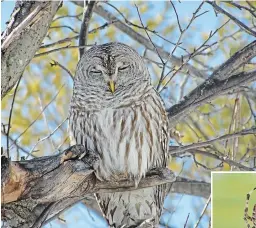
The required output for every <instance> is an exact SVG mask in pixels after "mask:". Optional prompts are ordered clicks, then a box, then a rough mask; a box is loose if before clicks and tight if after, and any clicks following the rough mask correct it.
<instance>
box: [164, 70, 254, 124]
mask: <svg viewBox="0 0 256 228" xmlns="http://www.w3.org/2000/svg"><path fill="white" fill-rule="evenodd" d="M255 80H256V70H255V71H251V72H248V73H245V72H241V73H238V74H236V75H232V76H231V77H229V78H228V79H226V80H215V79H214V77H213V78H209V79H208V80H206V81H205V82H204V83H203V84H201V85H200V86H198V87H196V88H195V89H194V90H193V91H192V92H190V93H189V94H188V95H187V96H186V97H184V99H183V100H182V101H181V102H180V103H178V104H176V105H174V106H172V107H171V108H169V109H168V110H167V111H168V116H169V125H170V127H171V128H172V127H174V126H175V125H176V124H177V123H178V122H179V121H180V120H182V119H183V118H184V117H186V116H187V115H189V114H190V113H191V112H193V111H194V110H195V109H196V108H197V107H199V106H200V105H204V104H206V103H207V102H209V101H211V100H213V99H214V98H216V97H218V96H220V95H221V94H227V93H228V92H230V91H232V90H234V89H237V88H239V87H241V86H243V85H247V84H249V83H250V82H252V81H255Z"/></svg>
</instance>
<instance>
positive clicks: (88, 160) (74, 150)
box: [60, 145, 100, 170]
mask: <svg viewBox="0 0 256 228" xmlns="http://www.w3.org/2000/svg"><path fill="white" fill-rule="evenodd" d="M72 159H79V160H82V161H83V162H84V163H85V164H87V165H88V168H91V167H92V168H93V169H94V170H95V169H97V167H98V166H99V159H100V156H99V155H98V154H97V153H95V152H93V151H91V150H86V149H85V147H84V146H83V145H74V146H71V147H70V148H68V149H67V150H65V151H64V153H63V156H62V158H61V162H60V163H63V162H65V161H67V160H72Z"/></svg>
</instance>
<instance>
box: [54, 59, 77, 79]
mask: <svg viewBox="0 0 256 228" xmlns="http://www.w3.org/2000/svg"><path fill="white" fill-rule="evenodd" d="M52 61H53V63H50V65H51V67H53V66H59V67H60V68H62V69H63V70H64V71H66V72H67V73H68V75H69V76H70V78H71V79H72V80H74V75H73V74H72V73H71V72H70V70H68V69H67V68H66V67H64V66H63V65H62V64H60V63H59V62H57V61H56V60H52Z"/></svg>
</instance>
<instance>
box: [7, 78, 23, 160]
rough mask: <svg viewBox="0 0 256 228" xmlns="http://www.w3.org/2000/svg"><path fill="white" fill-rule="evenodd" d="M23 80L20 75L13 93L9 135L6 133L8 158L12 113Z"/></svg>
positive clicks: (8, 154) (8, 155)
mask: <svg viewBox="0 0 256 228" xmlns="http://www.w3.org/2000/svg"><path fill="white" fill-rule="evenodd" d="M21 78H22V75H20V77H19V80H18V82H17V85H16V87H15V89H14V93H13V99H12V104H11V109H10V114H9V119H8V128H7V133H6V151H7V157H8V158H10V153H9V137H10V129H11V122H12V111H13V107H14V102H15V98H16V94H17V91H18V88H19V85H20V80H21Z"/></svg>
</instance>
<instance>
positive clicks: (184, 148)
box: [170, 127, 256, 155]
mask: <svg viewBox="0 0 256 228" xmlns="http://www.w3.org/2000/svg"><path fill="white" fill-rule="evenodd" d="M249 134H256V127H252V128H251V129H246V130H242V131H239V132H236V133H232V134H226V135H222V136H220V137H217V138H215V139H210V140H207V141H205V142H198V143H193V144H190V145H187V146H182V147H179V148H177V149H174V150H171V151H170V154H171V155H172V154H177V153H182V152H184V151H187V150H192V149H197V148H201V147H206V146H209V145H211V144H213V143H214V142H218V141H224V140H226V139H231V138H236V137H239V136H244V135H249Z"/></svg>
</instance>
